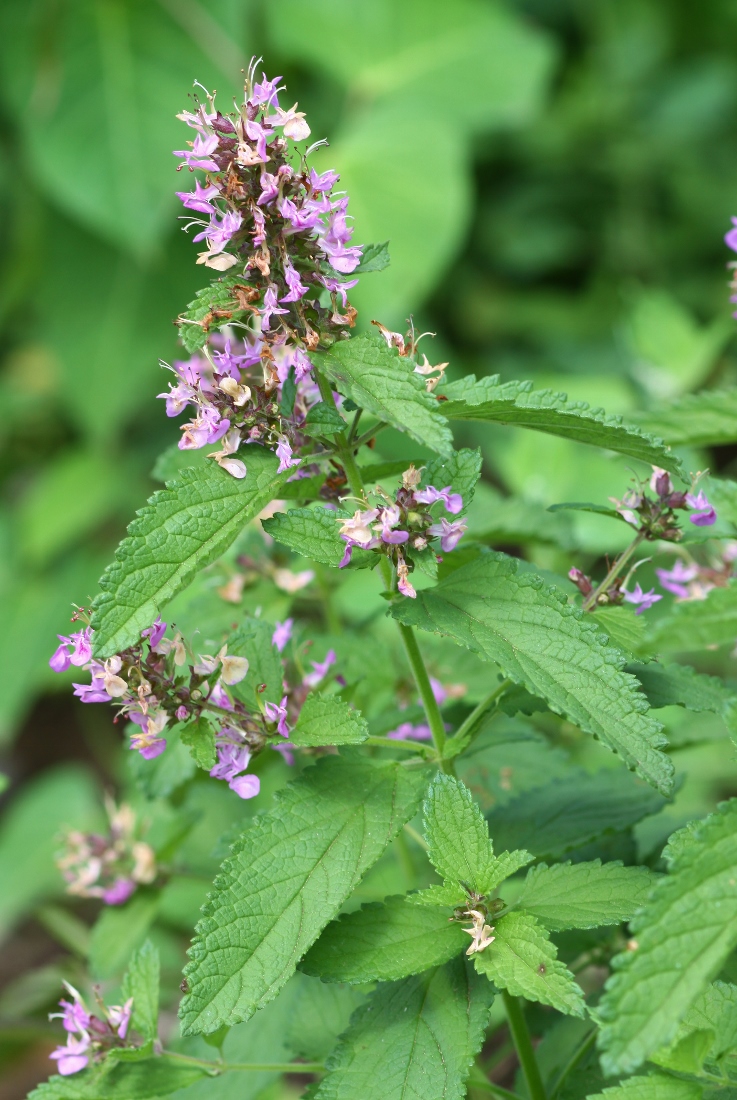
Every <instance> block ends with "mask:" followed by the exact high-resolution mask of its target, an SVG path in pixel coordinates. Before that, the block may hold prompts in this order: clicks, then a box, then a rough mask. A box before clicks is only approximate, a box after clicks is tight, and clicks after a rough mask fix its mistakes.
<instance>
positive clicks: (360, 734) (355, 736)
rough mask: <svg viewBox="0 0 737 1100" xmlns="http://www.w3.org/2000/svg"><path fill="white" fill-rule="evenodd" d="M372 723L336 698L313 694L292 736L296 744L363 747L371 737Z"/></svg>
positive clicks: (310, 695) (290, 737) (307, 699)
mask: <svg viewBox="0 0 737 1100" xmlns="http://www.w3.org/2000/svg"><path fill="white" fill-rule="evenodd" d="M368 732H369V730H368V724H367V722H366V719H365V718H364V717H363V716H362V715H361V714H360V712H359V711H357V710H354V709H353V708H352V707H349V706H348V704H347V703H345V702H344V701H343V700H342V699H339V698H338V697H337V696H336V695H321V694H320V693H319V692H314V691H313V692H311V693H310V694H309V695H308V696H307V698H306V699H305V702H304V706H303V707H302V710H301V711H300V714H299V718H298V719H297V725H296V726H295V727H294V729H293V730H292V732H291V733H290V735H289V740H290V741H291V742H292V744H293V745H298V746H300V747H302V746H306V745H359V744H360V743H361V741H365V740H366V738H367V737H368Z"/></svg>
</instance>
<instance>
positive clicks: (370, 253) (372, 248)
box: [354, 241, 391, 275]
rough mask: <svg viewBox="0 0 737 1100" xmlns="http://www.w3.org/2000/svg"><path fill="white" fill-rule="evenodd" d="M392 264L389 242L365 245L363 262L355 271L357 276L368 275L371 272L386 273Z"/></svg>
mask: <svg viewBox="0 0 737 1100" xmlns="http://www.w3.org/2000/svg"><path fill="white" fill-rule="evenodd" d="M390 262H391V261H390V259H389V242H388V241H382V242H381V244H365V245H364V246H363V252H362V254H361V262H360V263H359V265H358V267H357V268H355V269H354V270H355V273H356V275H367V274H368V273H369V271H384V270H385V268H387V267H388V266H389V264H390Z"/></svg>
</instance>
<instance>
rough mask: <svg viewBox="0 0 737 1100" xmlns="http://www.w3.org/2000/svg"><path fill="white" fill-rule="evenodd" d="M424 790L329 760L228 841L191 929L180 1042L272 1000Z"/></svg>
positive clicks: (387, 770) (419, 777) (408, 772)
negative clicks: (211, 887)
mask: <svg viewBox="0 0 737 1100" xmlns="http://www.w3.org/2000/svg"><path fill="white" fill-rule="evenodd" d="M426 782H427V780H426V777H425V775H424V773H423V772H422V771H417V770H412V769H407V768H404V767H401V766H400V765H396V764H388V765H380V766H378V765H377V766H374V765H371V764H368V763H359V762H358V761H353V760H348V759H341V758H340V757H335V756H329V757H325V758H323V759H322V760H321V761H319V763H318V764H316V765H315V767H313V768H308V769H307V771H305V772H304V773H303V774H302V775H301V776H300V777H299V778H298V779H296V780H295V781H294V782H293V783H290V784H289V786H288V787H286V788H285V790H284V791H282V792H280V793H279V794H278V795H277V803H276V806H275V808H274V810H272V811H271V812H270V813H268V814H264V815H263V816H261V817H259V818H257V819H256V820H255V821H254V823H253V824H252V825H251V827H250V828H249V829H247V830H246V832H245V833H244V834H243V835H242V837H241V838H240V840H238V841H236V843H235V845H234V846H233V848H232V854H231V856H230V858H229V859H227V860H226V861H225V863H224V864H223V867H222V871H221V873H220V875H219V876H218V878H217V879H216V881H215V891H214V893H213V894H212V896H211V899H210V900H209V901H208V902H207V904H206V906H205V908H204V910H203V912H204V914H205V916H204V919H203V920H201V921H200V923H199V924H198V926H197V928H196V930H195V932H196V938H195V940H194V943H193V945H192V948H191V949H190V956H191V962H190V963H189V964H188V965H187V968H186V971H185V973H186V976H187V981H188V984H189V992H188V993H187V994H186V996H185V997H184V1000H183V1001H182V1005H181V1010H180V1011H181V1017H182V1021H183V1028H184V1030H185V1033H191V1032H199V1031H204V1032H211V1031H216V1030H217V1028H219V1027H220V1026H221V1025H222V1024H232V1023H236V1022H238V1021H239V1020H245V1019H248V1018H249V1017H251V1016H252V1015H253V1014H254V1012H256V1011H257V1010H258V1009H259V1008H261V1007H263V1005H265V1004H268V1002H269V1001H270V1000H272V999H273V998H274V997H275V996H276V994H277V993H278V992H279V990H280V989H281V988H282V986H283V985H284V983H285V982H286V981H287V979H288V978H289V976H290V974H292V973H293V972H294V968H295V966H296V964H297V962H298V961H299V959H300V958H301V956H302V955H303V954H304V953H305V951H306V950H307V949H308V948H309V947H310V946H311V945H312V944H313V943H314V941H315V940H316V939H317V937H318V935H319V934H320V932H321V931H322V929H323V928H324V927H325V925H326V924H327V923H328V921H329V920H331V919H332V917H334V916H335V914H336V913H337V912H338V910H339V909H340V907H341V905H342V904H343V903H344V901H345V900H346V898H348V896H349V895H350V894H351V892H352V890H353V889H354V887H355V886H356V885H357V883H358V882H359V881H360V879H361V877H362V875H363V874H364V873H365V872H366V871H367V870H368V868H369V867H371V866H372V865H373V864H374V863H375V862H376V860H377V859H378V858H379V856H380V855H381V853H382V852H383V851H384V849H385V848H386V846H387V844H388V843H389V841H390V840H391V839H392V837H393V836H394V835H395V834H396V833H397V831H398V830H399V829H400V828H401V826H402V824H403V823H404V822H405V821H407V820H408V819H409V818H410V817H412V816H413V814H414V813H415V811H416V809H417V806H418V804H419V801H420V799H421V797H422V794H423V792H424V787H425V784H426Z"/></svg>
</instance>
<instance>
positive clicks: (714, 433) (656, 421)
mask: <svg viewBox="0 0 737 1100" xmlns="http://www.w3.org/2000/svg"><path fill="white" fill-rule="evenodd" d="M627 419H628V420H631V421H632V422H633V423H635V424H637V425H638V426H639V427H640V428H642V430H643V431H646V432H653V433H654V434H656V435H659V436H662V438H663V439H664V440H665V441H666V442H667V443H670V444H672V445H674V446H675V445H683V444H689V445H690V446H707V445H708V446H716V445H719V444H723V443H734V442H735V440H737V389H731V390H705V391H704V392H703V393H695V394H686V395H684V396H683V397H681V398H679V399H678V400H677V401H674V402H673V404H672V405H667V406H665V407H663V406H662V405H660V406H659V407H658V408H657V409H652V410H648V411H647V412H632V413H628V414H627Z"/></svg>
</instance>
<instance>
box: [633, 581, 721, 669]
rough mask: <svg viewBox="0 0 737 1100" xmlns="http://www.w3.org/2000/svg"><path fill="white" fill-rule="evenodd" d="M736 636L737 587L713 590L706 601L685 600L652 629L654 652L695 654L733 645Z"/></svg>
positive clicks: (650, 646)
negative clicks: (707, 649) (711, 648)
mask: <svg viewBox="0 0 737 1100" xmlns="http://www.w3.org/2000/svg"><path fill="white" fill-rule="evenodd" d="M735 636H737V584H731V585H730V586H729V587H728V588H712V590H711V592H709V593H708V594H707V596H706V599H703V600H683V601H682V602H680V603H676V604H674V605H673V607H672V608H671V612H670V614H669V615H664V616H663V617H662V618H661V619H658V621H657V622H656V623H655V624H654V625H653V628H652V630H651V631H650V634H649V636H648V638H647V648H648V650H649V651H651V652H656V653H657V652H663V653H679V652H680V653H693V652H696V650H699V649H706V648H707V647H708V646H717V645H731V644H732V643H733V642H734V639H735Z"/></svg>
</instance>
